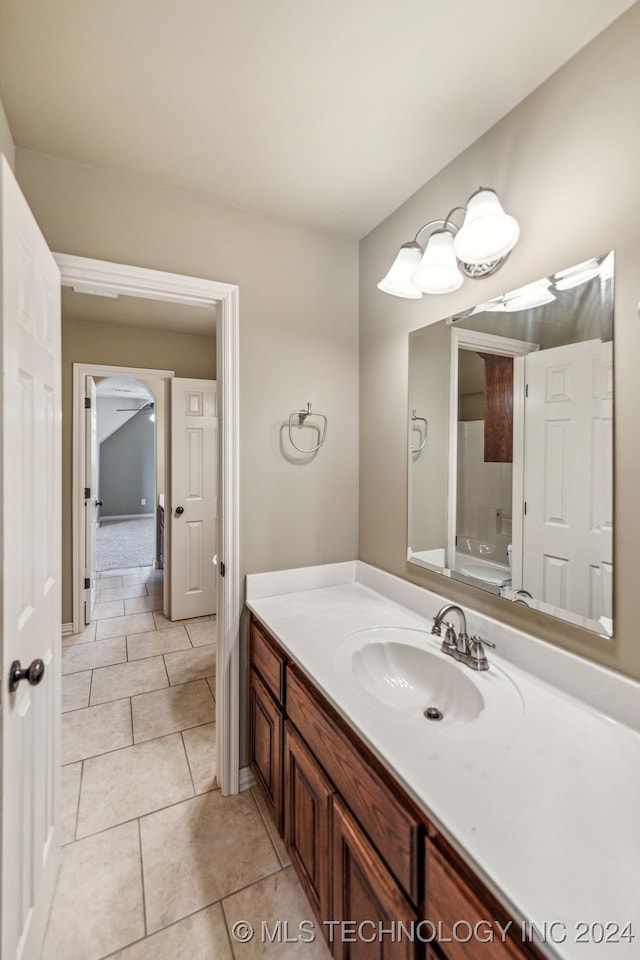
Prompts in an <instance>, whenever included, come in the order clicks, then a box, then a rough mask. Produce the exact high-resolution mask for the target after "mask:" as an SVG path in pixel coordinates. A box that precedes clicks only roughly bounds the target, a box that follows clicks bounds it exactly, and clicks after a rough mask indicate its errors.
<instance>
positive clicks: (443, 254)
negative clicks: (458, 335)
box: [378, 187, 520, 300]
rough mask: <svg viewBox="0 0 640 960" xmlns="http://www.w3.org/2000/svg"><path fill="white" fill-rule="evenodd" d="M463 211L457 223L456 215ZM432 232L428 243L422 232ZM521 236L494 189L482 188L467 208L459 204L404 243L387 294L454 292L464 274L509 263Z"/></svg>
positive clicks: (484, 273)
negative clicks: (442, 218) (453, 218)
mask: <svg viewBox="0 0 640 960" xmlns="http://www.w3.org/2000/svg"><path fill="white" fill-rule="evenodd" d="M458 211H463V213H464V219H463V222H462V225H461V226H457V225H456V224H455V223H454V222H453V220H452V219H451V218H452V216H453V215H454V214H455V213H457V212H458ZM427 230H429V231H430V233H429V234H428V237H427V241H426V245H425V246H424V247H423V246H422V244H421V243H420V236H421V234H424V233H425V232H426V231H427ZM519 235H520V228H519V226H518V223H517V221H516V220H514V218H513V217H511V216H509V215H508V214H506V213H505V212H504V210H503V209H502V205H501V203H500V201H499V199H498V195H497V194H496V192H495V190H489V189H487V188H485V187H481V188H480V189H479V190H477V191H476V192H475V193H474V194H472V195H471V197H470V198H469V200H468V201H467V205H466V207H454V208H453V209H452V210H450V211H449V213H448V214H447V216H446V217H445V219H444V220H430V221H429V222H428V223H425V224H424V226H422V227H420V229H419V230H418V232H417V233H416V235H415V237H414V239H413V240H411V241H410V242H409V243H404V244H403V245H402V246H401V247H400V250H399V252H398V255H397V256H396V259H395V260H394V262H393V264H392V266H391V269H390V270H389V272H388V273H387V275H386V276H385V277H384V279H382V280H381V281H380V283H379V284H378V289H379V290H382V291H383V293H390V294H391V295H392V296H394V297H405V298H406V299H410V300H418V299H419V298H420V297H421V296H422V294H423V293H431V294H437V293H452V292H453V291H454V290H457V289H458V287H460V286H461V285H462V282H463V279H464V277H470V278H472V279H480V278H481V277H489V276H491V274H492V273H495V272H496V270H499V269H500V267H501V266H502V264H503V263H504V262H505V260H506V259H507V257H508V256H509V254H510V253H511V251H512V250H513V248H514V247H515V245H516V243H517V242H518V237H519Z"/></svg>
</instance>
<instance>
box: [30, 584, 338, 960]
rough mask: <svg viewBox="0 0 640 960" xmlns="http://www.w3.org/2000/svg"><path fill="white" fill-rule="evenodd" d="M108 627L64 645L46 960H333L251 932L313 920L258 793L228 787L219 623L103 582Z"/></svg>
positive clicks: (147, 587) (142, 590)
mask: <svg viewBox="0 0 640 960" xmlns="http://www.w3.org/2000/svg"><path fill="white" fill-rule="evenodd" d="M98 583H99V596H98V603H97V604H96V619H95V620H94V621H93V623H92V624H91V625H90V626H89V627H87V629H86V630H85V631H84V632H83V633H81V634H78V635H76V636H71V637H64V638H63V657H62V671H63V684H62V692H63V718H62V719H63V723H62V730H63V734H62V736H63V743H62V756H63V768H62V834H63V835H62V842H63V844H64V846H63V849H62V863H61V869H60V873H59V876H58V883H57V887H56V894H55V898H54V904H53V909H52V912H51V917H50V921H49V927H48V931H47V936H46V940H45V948H44V952H43V960H101V958H104V957H114V958H115V957H117V958H118V960H147V958H148V960H175V958H176V957H180V958H181V960H227V958H229V960H232V958H234V957H235V958H239V957H247V958H250V957H254V956H268V955H273V956H276V955H277V956H278V957H280V956H282V955H284V956H287V955H290V956H293V955H301V954H303V955H304V957H305V958H308V960H314V958H316V957H318V958H320V957H325V956H326V955H327V954H326V949H325V947H324V944H323V943H322V942H321V941H318V942H316V943H315V944H304V945H302V946H301V945H299V944H297V943H291V944H284V943H273V944H270V943H267V944H264V943H262V942H261V939H262V938H261V937H260V935H259V933H257V934H256V938H255V939H254V940H253V941H252V942H249V943H247V944H242V943H238V942H235V941H233V939H232V938H231V937H230V933H229V931H230V930H231V929H232V927H233V924H234V923H235V922H236V921H238V920H249V921H251V922H252V923H254V924H255V925H256V928H257V930H258V931H260V925H261V922H262V921H263V920H267V921H270V920H271V919H272V918H273V922H275V920H276V919H281V920H288V921H289V925H290V928H291V929H293V928H294V927H295V929H296V930H297V924H298V923H299V922H300V921H301V920H311V919H312V918H313V914H312V912H311V908H310V907H309V905H308V903H307V901H306V899H305V897H304V894H303V893H302V891H301V888H300V886H299V884H298V881H297V879H296V877H295V875H294V873H293V870H292V868H291V867H290V865H289V860H288V857H287V854H286V851H285V849H284V846H283V844H282V842H281V841H280V839H279V837H278V836H277V834H276V833H275V830H274V828H273V827H272V825H271V824H270V823H269V821H268V818H267V815H266V813H265V812H264V811H263V809H262V806H261V803H260V798H259V796H258V795H257V793H256V791H254V790H251V791H245V792H244V793H243V794H241V795H239V796H237V797H231V798H227V799H223V798H222V796H221V794H220V791H219V790H218V789H217V788H216V782H215V699H214V697H215V653H216V634H215V626H216V625H215V617H203V618H198V619H195V620H187V621H182V622H180V623H172V622H170V621H168V620H167V619H166V618H165V617H164V616H163V614H162V613H161V612H160V607H161V599H162V598H161V593H162V571H161V570H153V569H152V568H150V567H148V568H131V569H125V570H110V571H105V572H104V573H103V574H102V575H100V577H99V581H98Z"/></svg>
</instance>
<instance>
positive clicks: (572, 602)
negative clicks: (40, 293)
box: [522, 340, 613, 620]
mask: <svg viewBox="0 0 640 960" xmlns="http://www.w3.org/2000/svg"><path fill="white" fill-rule="evenodd" d="M526 379H527V385H528V397H527V399H526V401H525V457H524V463H525V476H524V488H525V501H526V515H525V517H524V546H523V576H522V586H523V587H524V588H525V589H526V590H528V591H529V592H530V593H531V594H532V595H533V596H534V597H535V598H536V599H538V600H542V601H544V602H545V603H549V604H552V605H553V606H556V607H560V608H561V609H563V610H569V611H571V612H572V613H576V614H579V615H580V616H585V617H589V618H591V619H594V620H598V619H599V618H600V617H602V616H604V617H611V616H612V611H611V606H612V591H611V586H612V573H613V553H612V545H613V544H612V540H613V538H612V531H613V522H612V516H613V512H612V508H613V496H612V486H611V477H612V460H613V432H612V424H613V421H612V406H613V355H612V345H611V343H604V344H603V343H601V342H600V341H599V340H588V341H585V342H583V343H575V344H570V345H568V346H564V347H555V348H553V349H550V350H542V351H540V353H537V354H532V355H531V356H529V357H527V359H526Z"/></svg>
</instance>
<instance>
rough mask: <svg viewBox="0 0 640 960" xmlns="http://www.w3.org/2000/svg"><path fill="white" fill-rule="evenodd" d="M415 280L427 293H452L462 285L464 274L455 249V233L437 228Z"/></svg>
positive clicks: (430, 238) (428, 244) (430, 239)
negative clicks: (459, 267)
mask: <svg viewBox="0 0 640 960" xmlns="http://www.w3.org/2000/svg"><path fill="white" fill-rule="evenodd" d="M413 282H414V283H415V285H416V286H417V287H419V288H420V290H424V292H425V293H452V292H453V291H454V290H457V289H458V287H461V286H462V282H463V276H462V274H461V273H460V271H459V270H458V261H457V260H456V255H455V253H454V250H453V235H452V234H451V233H449V231H448V230H436V231H435V233H432V234H431V236H430V237H429V241H428V243H427V246H426V249H425V251H424V255H423V257H422V260H421V261H420V266H419V267H418V269H417V270H416V271H415V273H414V274H413Z"/></svg>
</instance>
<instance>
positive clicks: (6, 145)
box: [0, 100, 16, 170]
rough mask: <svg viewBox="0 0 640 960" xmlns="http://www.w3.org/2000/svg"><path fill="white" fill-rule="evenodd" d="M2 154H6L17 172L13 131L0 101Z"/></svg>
mask: <svg viewBox="0 0 640 960" xmlns="http://www.w3.org/2000/svg"><path fill="white" fill-rule="evenodd" d="M0 153H4V155H5V156H6V158H7V160H8V161H9V164H10V166H11V168H12V170H15V166H16V148H15V146H14V143H13V137H12V136H11V130H10V129H9V123H8V121H7V115H6V113H5V112H4V107H3V105H2V100H0Z"/></svg>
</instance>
